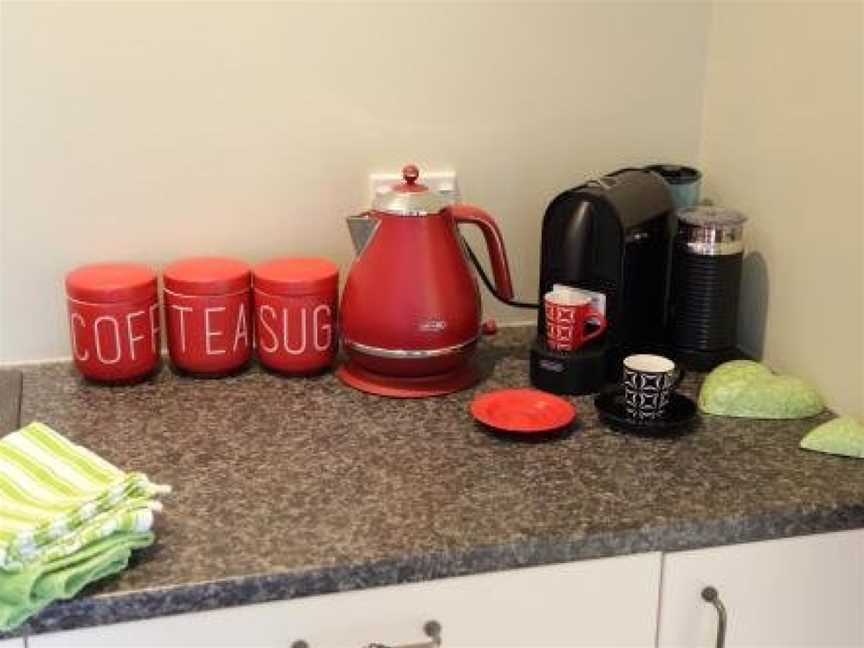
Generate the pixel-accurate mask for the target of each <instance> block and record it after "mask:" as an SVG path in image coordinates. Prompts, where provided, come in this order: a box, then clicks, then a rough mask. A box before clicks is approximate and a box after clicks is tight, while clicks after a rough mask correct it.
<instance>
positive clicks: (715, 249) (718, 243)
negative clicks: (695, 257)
mask: <svg viewBox="0 0 864 648" xmlns="http://www.w3.org/2000/svg"><path fill="white" fill-rule="evenodd" d="M676 214H677V215H678V220H679V221H680V222H681V227H680V228H679V229H678V239H679V240H680V241H682V242H684V243H685V244H686V246H687V250H688V251H689V252H691V253H693V254H699V255H703V256H723V255H726V254H739V253H741V252H743V251H744V237H743V232H744V222H745V221H746V220H747V217H746V216H744V214H742V213H741V212H739V211H735V210H734V209H726V208H724V207H714V206H709V205H699V206H698V207H685V208H684V209H679V210H678V211H677V212H676Z"/></svg>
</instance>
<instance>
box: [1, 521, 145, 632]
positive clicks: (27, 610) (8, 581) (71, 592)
mask: <svg viewBox="0 0 864 648" xmlns="http://www.w3.org/2000/svg"><path fill="white" fill-rule="evenodd" d="M152 543H153V534H152V533H149V532H148V533H123V532H118V533H113V534H111V535H110V536H108V537H107V538H102V539H100V540H97V541H96V542H93V543H91V544H90V545H88V546H87V547H84V548H83V549H81V551H77V552H75V553H74V554H71V555H69V556H65V557H63V558H58V559H55V560H37V561H35V562H33V563H30V564H29V565H27V567H26V568H25V569H23V570H22V571H20V572H15V573H3V572H0V632H6V631H8V630H13V629H14V628H16V627H17V626H19V625H21V624H22V623H23V622H24V621H26V620H27V619H28V618H30V617H31V616H33V615H34V614H36V613H37V612H39V611H40V610H41V609H42V608H44V607H45V606H47V605H48V604H49V603H52V602H53V601H56V600H64V599H70V598H72V597H73V596H75V595H76V594H77V593H78V592H80V591H81V590H82V589H83V588H84V587H86V586H87V585H89V584H90V583H92V582H94V581H97V580H100V579H102V578H105V577H106V576H110V575H112V574H116V573H117V572H119V571H122V570H124V569H126V565H127V564H128V563H129V557H130V556H131V554H132V550H133V549H141V548H142V547H146V546H148V545H150V544H152Z"/></svg>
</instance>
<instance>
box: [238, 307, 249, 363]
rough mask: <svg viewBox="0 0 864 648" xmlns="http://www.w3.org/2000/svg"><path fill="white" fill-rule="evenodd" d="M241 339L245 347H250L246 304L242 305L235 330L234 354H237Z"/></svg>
mask: <svg viewBox="0 0 864 648" xmlns="http://www.w3.org/2000/svg"><path fill="white" fill-rule="evenodd" d="M240 338H243V344H244V346H249V326H248V324H247V323H246V304H243V303H241V304H240V312H239V313H238V315H237V327H236V328H235V329H234V352H235V353H236V352H237V345H238V344H239V343H240Z"/></svg>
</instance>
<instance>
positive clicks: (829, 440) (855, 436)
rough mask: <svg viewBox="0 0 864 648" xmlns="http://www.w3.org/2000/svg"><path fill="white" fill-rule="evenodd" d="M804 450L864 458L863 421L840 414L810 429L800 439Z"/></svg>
mask: <svg viewBox="0 0 864 648" xmlns="http://www.w3.org/2000/svg"><path fill="white" fill-rule="evenodd" d="M800 446H801V447H802V448H804V449H805V450H816V451H817V452H826V453H828V454H835V455H841V456H844V457H854V458H856V459H864V423H861V422H860V421H858V420H856V419H854V418H852V417H851V416H840V417H838V418H835V419H831V420H830V421H828V422H827V423H823V424H822V425H819V426H818V427H815V428H814V429H812V430H810V433H809V434H808V435H807V436H805V437H804V438H803V439H801V444H800Z"/></svg>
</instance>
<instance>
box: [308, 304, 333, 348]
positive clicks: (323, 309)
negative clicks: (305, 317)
mask: <svg viewBox="0 0 864 648" xmlns="http://www.w3.org/2000/svg"><path fill="white" fill-rule="evenodd" d="M319 315H323V316H324V318H326V321H327V323H326V324H322V323H321V322H320V321H319V319H318V316H319ZM330 319H331V317H330V306H329V305H328V304H319V305H318V306H316V307H315V310H313V311H312V330H313V331H314V341H313V344H314V346H315V350H316V351H326V350H327V349H329V348H330V343H331V342H332V341H333V327H332V325H331V324H330ZM320 333H326V340H327V341H326V342H324V344H321V342H320V340H319V334H320Z"/></svg>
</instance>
